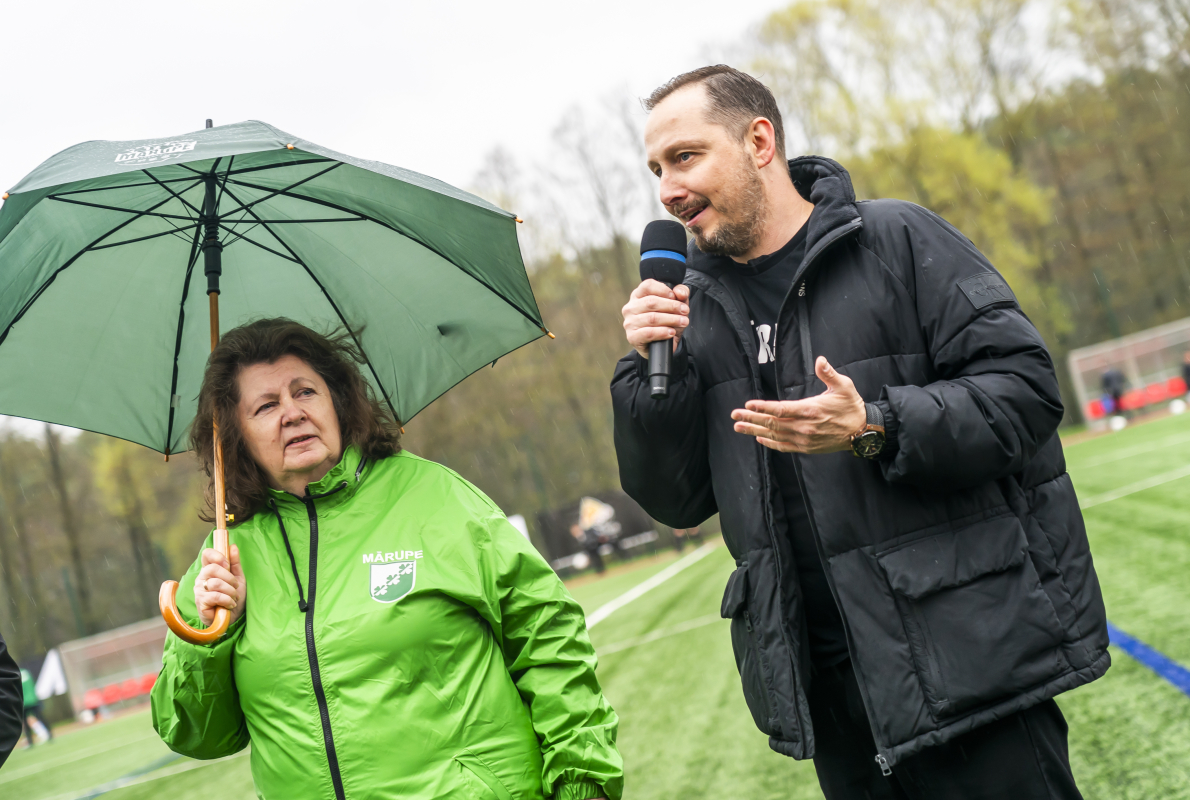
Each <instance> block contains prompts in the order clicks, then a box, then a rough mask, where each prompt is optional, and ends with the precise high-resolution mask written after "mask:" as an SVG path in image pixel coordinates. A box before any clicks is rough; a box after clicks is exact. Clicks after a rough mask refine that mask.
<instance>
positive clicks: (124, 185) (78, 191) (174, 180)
mask: <svg viewBox="0 0 1190 800" xmlns="http://www.w3.org/2000/svg"><path fill="white" fill-rule="evenodd" d="M141 172H144V173H145V174H146V175H148V174H149V173H148V170H141ZM149 177H150V178H153V180H154V181H155V182H157V183H181V182H182V181H190V182H191V183H194V184H195V185H197V184H198V180H197V179H196V178H170V179H169V180H166V181H163V180H161V179H160V178H156V177H154V176H153V175H149ZM152 185H153V184H151V183H122V184H120V185H118V186H96V187H94V188H91V189H72V190H71V191H69V192H55V193H54V194H52V195H49V196H50V197H54V198H57V197H61V196H62V195H67V194H86V193H88V192H111V191H114V190H116V189H133V188H136V187H139V186H152Z"/></svg>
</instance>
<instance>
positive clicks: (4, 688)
mask: <svg viewBox="0 0 1190 800" xmlns="http://www.w3.org/2000/svg"><path fill="white" fill-rule="evenodd" d="M24 718H25V693H24V692H23V691H22V690H21V671H20V670H19V669H17V665H16V662H15V661H13V660H12V656H11V655H10V654H9V652H8V646H7V645H5V644H4V637H3V636H0V766H3V765H4V762H5V761H6V760H7V759H8V754H9V753H11V752H12V748H14V747H16V745H17V740H19V739H20V738H21V730H22V728H23V727H24Z"/></svg>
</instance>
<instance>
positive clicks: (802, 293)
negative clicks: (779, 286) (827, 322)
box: [797, 281, 806, 297]
mask: <svg viewBox="0 0 1190 800" xmlns="http://www.w3.org/2000/svg"><path fill="white" fill-rule="evenodd" d="M797 296H798V297H805V296H806V282H805V281H802V282H801V285H800V286H798V287H797Z"/></svg>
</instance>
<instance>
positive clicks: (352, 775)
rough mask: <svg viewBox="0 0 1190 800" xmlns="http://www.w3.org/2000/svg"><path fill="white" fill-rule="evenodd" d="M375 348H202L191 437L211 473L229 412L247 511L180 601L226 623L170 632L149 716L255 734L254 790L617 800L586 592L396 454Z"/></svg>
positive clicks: (241, 506)
mask: <svg viewBox="0 0 1190 800" xmlns="http://www.w3.org/2000/svg"><path fill="white" fill-rule="evenodd" d="M362 363H364V362H363V356H362V355H361V354H360V352H359V351H358V350H357V349H355V347H354V345H353V344H352V339H351V338H350V336H348V335H343V336H338V337H326V336H322V335H320V334H318V333H315V332H314V331H312V330H310V329H309V328H306V327H304V326H302V325H299V324H298V323H296V322H292V321H290V320H286V319H265V320H259V321H256V322H252V323H249V324H247V325H243V326H241V327H238V328H234V329H232V330H230V331H228V332H227V333H225V334H224V335H223V338H222V339H221V340H220V341H219V344H218V346H217V347H215V349H214V350H213V351H212V352H211V355H210V357H209V358H208V360H207V367H206V372H205V374H204V376H203V382H202V387H201V389H200V390H199V395H198V413H197V416H196V418H195V420H194V422H193V425H192V431H193V433H192V438H191V444H192V445H193V447H194V450H195V452H196V454H197V457H198V459H199V463H200V464H202V466H203V468H204V469H205V471H206V473H207V475H210V474H211V472H212V459H213V453H212V450H213V448H214V444H213V432H212V427H213V424H214V421H215V419H216V418H218V420H219V426H220V437H221V439H222V441H223V442H224V445H223V447H224V450H223V452H224V456H225V459H226V486H227V499H228V512H229V513H230V514H234V515H235V525H234V527H233V528H232V529H231V531H230V535H231V542H232V547H231V553H230V559H225V558H224V557H223V556H222V555H221V554H220V553H219V552H218V551H217V550H214V549H210V546H211V545H210V541H209V540H208V543H207V548H208V549H204V550H203V551H202V553H201V555H200V557H199V559H198V560H196V561H195V562H194V564H193V566H191V568H190V570H189V571H188V572H187V573H186V576H185V577H184V578H183V579H182V581H181V585H182V590H181V591H179V592H178V605H179V607H180V608H181V610H182V613H183V615H184V616H185V617H186V618H187V620H188V622H190V623H191V624H198V623H200V622H201V623H202V624H204V625H210V623H211V620H212V618H213V617H214V614H215V611H216V609H218V608H226V609H229V610H230V611H231V617H232V622H231V627H230V628H228V633H227V635H226V636H224V637H223V638H222V639H221V640H220V641H219V642H217V643H216V644H214V645H210V646H203V645H192V644H188V643H186V642H183V641H182V640H181V639H179V638H177V637H176V636H174V635H172V634H171V635H169V636H168V638H167V640H166V644H165V656H164V663H163V665H162V669H161V673H160V675H159V676H158V678H157V683H156V685H155V686H154V687H153V694H152V698H153V726H154V728H155V729H156V730H157V732H158V733H159V734H160V735H161V737H162V739H164V740H165V743H166V744H167V745H168V746H169V747H170V748H171V749H172V750H174V751H175V752H178V753H181V754H183V755H187V756H190V757H192V758H205V759H210V758H222V757H224V756H229V755H231V754H233V753H236V752H239V751H241V750H243V749H244V748H246V747H248V745H249V743H251V745H252V755H251V759H252V777H253V779H254V780H255V782H256V791H257V792H258V793H259V794H260V796H261V797H272V798H285V800H306V799H307V798H308V799H309V800H314V799H315V798H317V799H318V800H330V799H331V798H335V799H336V800H344V798H348V797H350V798H397V797H408V798H413V797H425V798H429V797H441V798H446V797H452V798H464V797H484V798H489V797H505V798H507V797H516V798H534V799H535V800H536V799H539V798H544V797H551V798H565V799H566V800H592V799H594V798H607V799H608V800H619V798H620V796H621V793H622V791H623V788H622V787H623V762H622V760H621V758H620V754H619V752H618V751H617V749H616V730H617V727H618V724H619V721H618V719H617V717H616V714H615V712H614V711H613V710H612V708H611V706H610V705H609V704H608V702H607V700H606V699H604V697H603V692H602V690H601V689H600V686H599V681H598V679H597V678H596V676H595V664H596V660H595V651H594V650H593V648H592V647H591V640H590V639H589V638H588V637H587V631H586V623H585V618H584V616H583V611H582V609H581V608H580V607H579V606H578V604H577V603H576V602H575V601H574V599H573V598H572V597H571V596H570V595H569V594H568V593H567V591H566V589H565V587H564V586H563V585H562V581H561V580H559V579H558V576H557V575H556V574H555V573H554V571H553V570H552V569H550V566H549V564H547V563H546V562H545V560H544V559H543V558H542V557H541V555H540V554H539V553H538V552H537V551H536V550H535V549H534V548H533V545H531V544H530V543H529V542H528V541H527V540H526V539H525V537H524V536H522V535H521V534H520V532H519V531H517V529H516V528H514V527H513V526H512V524H511V523H509V521H508V519H507V518H506V517H505V516H504V514H503V512H501V511H500V509H499V508H497V507H496V505H495V504H494V503H492V501H491V500H489V499H488V498H487V497H486V496H484V495H483V494H482V493H481V492H480V491H479V490H478V489H476V488H475V487H474V486H472V485H471V484H469V483H467V482H466V481H465V480H463V479H462V478H460V477H459V476H458V475H456V474H455V473H454V472H451V471H450V470H448V469H447V468H445V467H443V466H441V465H439V464H435V463H433V462H430V461H425V460H423V459H420V458H418V457H417V456H414V455H411V454H410V453H407V452H405V451H403V450H402V449H401V446H400V438H399V437H400V429H399V428H398V424H397V421H396V420H395V419H393V418H392V416H391V415H390V414H389V412H388V411H387V410H386V409H387V406H385V405H381V403H380V402H378V401H377V399H376V397H375V395H374V394H373V393H372V390H371V388H370V386H369V384H368V382H367V381H366V380H365V379H364V377H363V375H362V374H361V373H360V364H362ZM208 492H210V488H208ZM220 522H222V520H221V521H220Z"/></svg>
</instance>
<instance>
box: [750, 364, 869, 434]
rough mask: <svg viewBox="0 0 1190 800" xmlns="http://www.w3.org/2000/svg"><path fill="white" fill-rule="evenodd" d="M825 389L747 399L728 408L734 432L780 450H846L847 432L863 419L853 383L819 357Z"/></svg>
mask: <svg viewBox="0 0 1190 800" xmlns="http://www.w3.org/2000/svg"><path fill="white" fill-rule="evenodd" d="M814 372H815V373H816V374H817V375H818V379H819V380H821V381H822V382H823V383H825V384H826V391H825V392H823V393H822V394H820V395H816V396H814V397H808V398H806V399H805V400H749V401H748V402H747V403H746V404H745V407H744V408H737V409H736V410H735V411H733V412H731V418H732V419H733V420H735V421H736V422H735V430H736V433H742V434H745V435H746V436H755V437H756V441H758V442H760V443H761V444H762V445H764V446H765V447H769V448H772V449H773V450H779V451H780V452H782V453H834V452H836V451H838V450H850V449H851V435H852V434H854V433H855V432H856V431H858V430H859V429H860V428H862V427H864V425H865V424H866V423H867V421H868V414H867V410H866V409H865V408H864V400H863V398H862V397H860V396H859V393H858V392H857V391H855V384H854V383H852V382H851V378H848V377H847V376H846V375H840V374H839V373H838V372H836V371H835V368H834V367H832V366H831V365H830V364H829V363H827V360H826V359H825V358H823V357H822V356H819V357H818V360H817V361H816V362H815V363H814Z"/></svg>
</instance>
